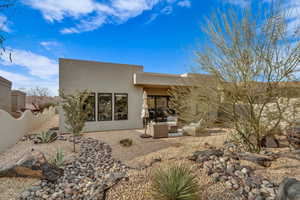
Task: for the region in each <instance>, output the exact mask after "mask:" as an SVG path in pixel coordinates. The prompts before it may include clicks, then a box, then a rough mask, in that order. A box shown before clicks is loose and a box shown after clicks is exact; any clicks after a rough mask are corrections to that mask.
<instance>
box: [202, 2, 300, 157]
mask: <svg viewBox="0 0 300 200" xmlns="http://www.w3.org/2000/svg"><path fill="white" fill-rule="evenodd" d="M266 6H267V8H266ZM258 7H259V9H257V6H256V9H252V8H251V7H246V8H242V9H241V8H235V9H233V8H231V9H227V11H226V12H222V11H218V12H215V13H214V14H212V16H210V17H209V18H207V19H206V20H205V25H204V26H203V32H204V33H205V39H206V40H207V41H208V42H207V45H205V46H203V47H202V48H201V49H199V50H197V52H196V56H197V63H198V68H197V70H200V71H201V72H202V73H203V72H206V73H208V74H210V75H213V76H214V77H215V79H216V81H217V84H218V87H210V85H209V84H202V85H198V86H199V87H202V88H204V89H205V90H206V91H208V92H207V93H208V94H209V91H214V92H218V93H219V94H221V97H222V98H221V99H222V102H221V104H219V105H217V106H218V107H219V109H220V111H222V112H224V113H226V116H227V118H228V119H229V121H230V122H231V125H232V128H233V130H234V131H233V133H232V136H233V138H234V139H236V141H238V142H239V143H240V144H242V146H243V147H245V149H246V150H247V151H251V152H259V151H260V150H261V147H262V146H261V141H262V139H263V138H264V137H266V136H268V135H271V134H274V133H275V132H276V130H277V129H278V128H280V124H281V122H283V121H284V112H286V111H287V109H288V108H289V107H290V103H291V101H290V98H289V96H288V94H287V91H286V90H285V89H284V88H288V86H289V85H290V84H291V83H293V81H295V80H297V78H296V75H297V72H298V70H299V68H298V67H299V64H300V42H299V33H300V32H299V30H297V29H292V28H291V26H289V24H288V16H289V15H288V13H287V12H285V11H284V10H283V9H282V6H281V5H279V4H277V5H275V4H272V5H271V4H268V5H267V4H263V5H261V6H258ZM207 98H208V101H210V102H212V103H213V102H214V101H211V100H210V99H213V97H209V95H208V97H207ZM209 98H210V99H209Z"/></svg>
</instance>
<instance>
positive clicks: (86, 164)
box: [20, 138, 128, 200]
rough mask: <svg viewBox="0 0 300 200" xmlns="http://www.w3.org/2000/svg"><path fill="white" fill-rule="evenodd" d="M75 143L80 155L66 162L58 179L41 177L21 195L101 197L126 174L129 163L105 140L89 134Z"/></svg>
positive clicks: (98, 199)
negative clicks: (48, 179) (115, 153)
mask: <svg viewBox="0 0 300 200" xmlns="http://www.w3.org/2000/svg"><path fill="white" fill-rule="evenodd" d="M78 143H79V144H80V151H79V156H78V157H77V158H76V159H74V160H73V161H71V162H69V163H67V164H66V165H65V167H64V175H63V176H62V177H60V178H59V179H58V180H57V182H49V181H47V180H41V181H39V182H38V183H37V184H36V185H35V186H34V187H32V188H30V189H28V190H26V191H24V192H23V193H22V194H21V195H20V199H21V200H34V199H49V200H54V199H72V200H76V199H83V200H84V199H88V200H103V199H105V194H106V191H107V190H108V189H109V188H110V187H112V186H113V185H114V184H115V183H117V182H118V181H119V180H121V179H123V178H126V173H127V170H128V167H127V166H125V165H124V164H122V163H121V162H120V161H116V160H114V159H113V158H112V155H111V151H112V150H111V148H110V146H109V145H108V144H106V143H103V142H101V141H99V140H95V139H92V138H81V139H80V140H79V141H78Z"/></svg>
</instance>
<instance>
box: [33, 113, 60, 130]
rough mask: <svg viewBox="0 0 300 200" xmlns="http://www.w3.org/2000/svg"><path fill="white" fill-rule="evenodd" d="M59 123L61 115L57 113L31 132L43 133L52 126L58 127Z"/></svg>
mask: <svg viewBox="0 0 300 200" xmlns="http://www.w3.org/2000/svg"><path fill="white" fill-rule="evenodd" d="M58 124H59V115H55V116H54V117H52V119H50V120H49V121H48V122H47V123H44V124H43V125H42V126H41V127H38V128H36V129H35V130H32V131H31V134H37V133H41V132H43V131H47V130H49V129H50V128H53V127H58Z"/></svg>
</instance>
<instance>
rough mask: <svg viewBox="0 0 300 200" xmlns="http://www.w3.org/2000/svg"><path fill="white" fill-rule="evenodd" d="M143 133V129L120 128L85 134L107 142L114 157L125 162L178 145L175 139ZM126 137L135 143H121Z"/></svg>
mask: <svg viewBox="0 0 300 200" xmlns="http://www.w3.org/2000/svg"><path fill="white" fill-rule="evenodd" d="M142 133H143V130H118V131H104V132H94V133H85V134H84V136H85V137H92V138H95V139H98V140H101V141H104V142H106V143H107V144H109V145H110V146H111V147H112V150H113V151H112V155H113V157H114V158H115V159H118V160H121V161H123V162H125V161H130V160H132V159H134V158H136V157H139V156H143V155H146V154H149V153H152V152H155V151H158V150H161V149H164V148H168V147H171V146H174V145H176V142H175V141H169V140H168V139H152V138H144V139H143V138H140V135H141V134H142ZM125 138H130V139H132V141H133V144H132V146H131V147H123V146H121V145H120V143H119V142H120V140H122V139H125Z"/></svg>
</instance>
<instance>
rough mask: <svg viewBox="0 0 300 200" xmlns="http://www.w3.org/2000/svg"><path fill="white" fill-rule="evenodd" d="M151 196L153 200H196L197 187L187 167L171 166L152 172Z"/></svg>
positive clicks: (197, 194) (197, 195) (197, 196)
mask: <svg viewBox="0 0 300 200" xmlns="http://www.w3.org/2000/svg"><path fill="white" fill-rule="evenodd" d="M152 196H153V199H155V200H198V199H199V186H198V183H197V180H196V177H195V176H194V175H192V172H191V170H190V169H189V168H188V167H186V166H183V165H178V166H171V167H169V168H167V169H158V170H157V171H155V172H154V176H153V180H152Z"/></svg>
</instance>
